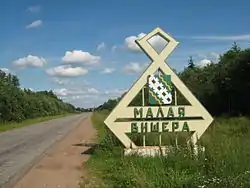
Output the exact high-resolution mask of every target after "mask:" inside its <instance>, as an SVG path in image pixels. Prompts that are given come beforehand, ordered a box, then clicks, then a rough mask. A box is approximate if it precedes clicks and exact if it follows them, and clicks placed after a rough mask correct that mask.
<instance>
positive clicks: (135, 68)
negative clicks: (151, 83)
mask: <svg viewBox="0 0 250 188" xmlns="http://www.w3.org/2000/svg"><path fill="white" fill-rule="evenodd" d="M147 66H148V64H147V63H136V62H131V63H129V64H128V65H126V66H125V67H124V72H125V73H127V74H138V73H141V72H142V71H144V70H145V69H146V67H147Z"/></svg>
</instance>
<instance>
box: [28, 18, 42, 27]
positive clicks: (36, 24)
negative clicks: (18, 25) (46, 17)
mask: <svg viewBox="0 0 250 188" xmlns="http://www.w3.org/2000/svg"><path fill="white" fill-rule="evenodd" d="M42 24H43V21H42V20H36V21H33V22H32V23H30V24H29V25H27V26H26V28H27V29H30V28H36V27H39V26H41V25H42Z"/></svg>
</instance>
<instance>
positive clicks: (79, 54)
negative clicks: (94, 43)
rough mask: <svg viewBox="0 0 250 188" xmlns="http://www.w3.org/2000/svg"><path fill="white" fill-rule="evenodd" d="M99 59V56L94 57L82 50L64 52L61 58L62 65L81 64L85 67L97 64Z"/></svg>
mask: <svg viewBox="0 0 250 188" xmlns="http://www.w3.org/2000/svg"><path fill="white" fill-rule="evenodd" d="M100 59H101V58H100V56H94V55H91V54H90V53H89V52H84V51H82V50H73V51H66V52H65V55H64V56H63V57H62V61H63V62H64V63H81V64H86V65H93V64H97V63H99V61H100Z"/></svg>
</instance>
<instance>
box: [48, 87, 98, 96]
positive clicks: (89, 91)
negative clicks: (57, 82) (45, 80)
mask: <svg viewBox="0 0 250 188" xmlns="http://www.w3.org/2000/svg"><path fill="white" fill-rule="evenodd" d="M53 93H55V94H56V95H58V96H69V95H70V96H76V95H87V94H88V95H89V94H98V93H99V91H98V90H97V89H95V88H85V89H81V88H77V89H76V88H71V89H66V88H60V89H54V90H53Z"/></svg>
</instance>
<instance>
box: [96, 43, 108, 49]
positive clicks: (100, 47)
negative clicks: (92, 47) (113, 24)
mask: <svg viewBox="0 0 250 188" xmlns="http://www.w3.org/2000/svg"><path fill="white" fill-rule="evenodd" d="M105 47H106V45H105V43H104V42H102V43H101V44H99V45H98V46H97V49H96V50H97V51H100V50H102V49H104V48H105Z"/></svg>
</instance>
